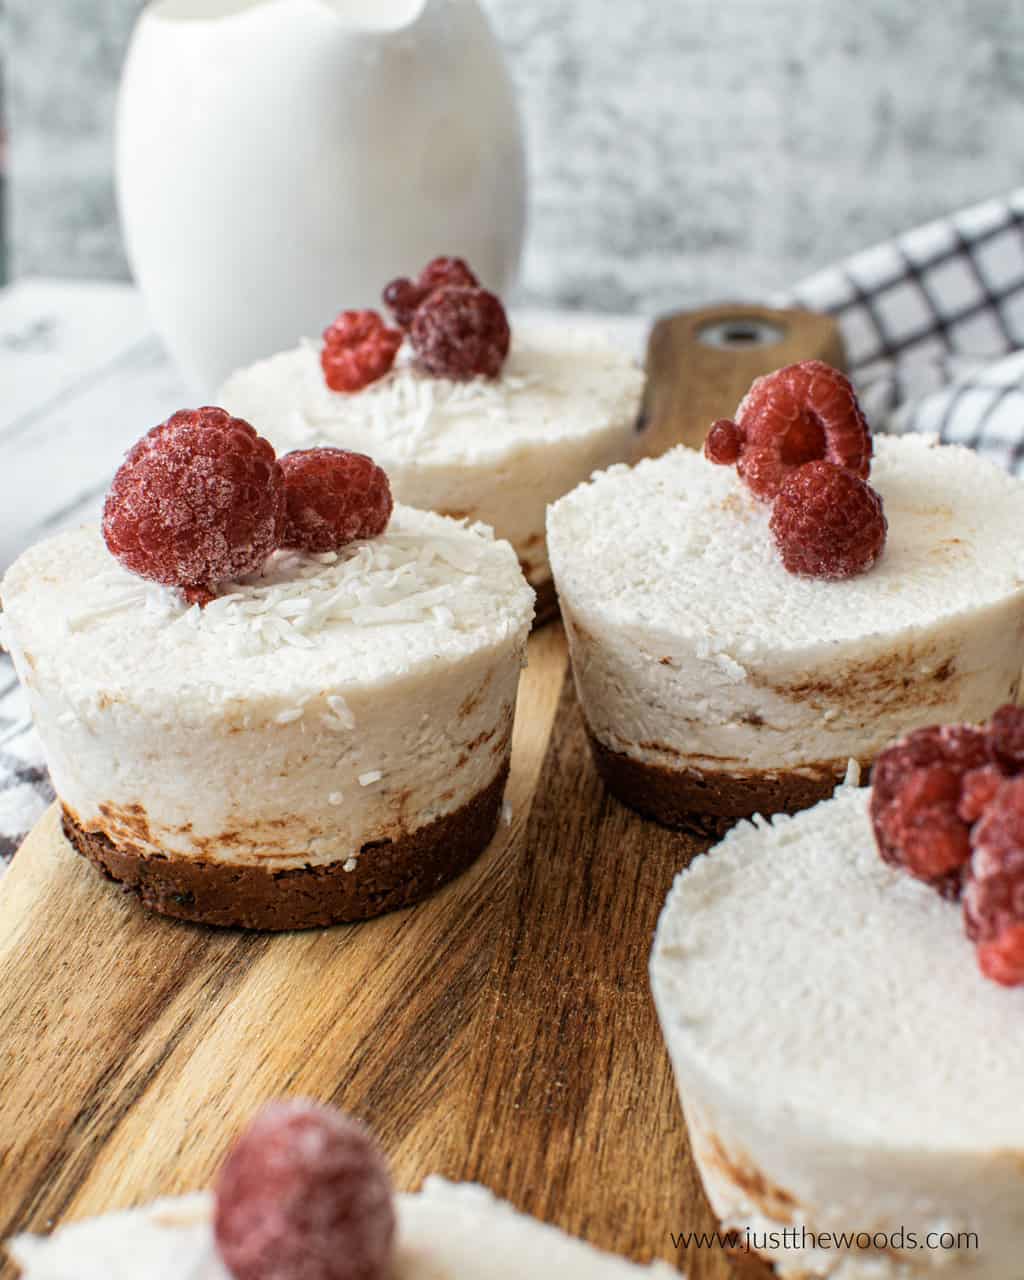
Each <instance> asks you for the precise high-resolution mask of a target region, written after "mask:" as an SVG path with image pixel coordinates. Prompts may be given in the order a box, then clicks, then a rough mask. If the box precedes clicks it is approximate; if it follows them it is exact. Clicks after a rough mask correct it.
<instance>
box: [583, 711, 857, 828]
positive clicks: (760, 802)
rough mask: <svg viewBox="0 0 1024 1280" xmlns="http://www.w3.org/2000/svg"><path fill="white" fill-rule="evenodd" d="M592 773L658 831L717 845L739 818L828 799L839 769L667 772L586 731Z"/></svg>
mask: <svg viewBox="0 0 1024 1280" xmlns="http://www.w3.org/2000/svg"><path fill="white" fill-rule="evenodd" d="M587 737H588V738H589V739H590V747H591V750H592V751H593V753H594V762H595V763H596V765H597V771H598V773H599V774H600V775H601V777H602V778H603V779H604V782H605V785H606V786H607V788H608V790H609V791H610V792H611V793H612V795H614V796H615V797H616V798H617V799H619V800H621V801H622V803H623V804H625V805H628V806H629V808H630V809H635V810H636V811H637V813H641V814H643V815H644V817H647V818H653V819H654V820H655V822H660V823H661V824H662V826H665V827H671V828H673V829H674V830H677V831H686V832H689V833H690V834H691V835H696V836H700V837H704V838H709V839H717V838H718V837H719V836H722V835H724V834H725V832H726V831H728V830H729V828H730V827H732V826H735V824H736V823H737V822H739V820H740V819H741V818H749V817H750V816H751V815H752V814H755V813H762V814H764V815H765V816H768V815H769V814H773V813H796V812H797V810H799V809H807V808H809V807H810V806H811V805H812V804H817V802H818V801H819V800H824V799H826V798H827V797H828V796H830V795H831V794H832V792H833V791H834V790H835V788H836V785H837V783H839V782H840V781H841V780H842V778H843V775H844V774H845V772H846V768H845V765H844V766H842V767H840V766H839V765H838V764H836V765H832V764H821V765H816V766H813V767H812V769H811V771H810V772H809V773H808V772H801V773H769V772H766V771H760V770H750V771H748V772H734V773H726V772H724V771H723V772H718V771H715V772H711V771H707V770H702V769H690V768H685V769H669V768H667V767H666V766H665V765H657V764H646V763H644V762H643V761H641V760H634V759H633V757H632V756H627V755H625V754H624V753H623V752H620V751H613V750H612V749H611V748H610V747H607V746H605V744H604V743H603V742H599V741H598V739H597V738H595V737H594V735H593V733H591V732H590V730H589V728H588V730H587Z"/></svg>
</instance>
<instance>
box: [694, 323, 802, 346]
mask: <svg viewBox="0 0 1024 1280" xmlns="http://www.w3.org/2000/svg"><path fill="white" fill-rule="evenodd" d="M784 337H785V334H784V333H783V331H782V330H781V329H780V328H779V326H778V325H777V324H771V323H769V321H767V320H761V319H759V318H758V317H755V316H735V317H732V318H730V319H727V320H716V321H715V322H714V323H713V324H706V325H704V326H703V327H702V328H700V329H698V330H697V341H698V342H702V343H703V344H704V346H706V347H726V348H729V349H731V350H749V349H750V348H752V347H772V346H774V345H775V344H776V343H778V342H781V341H782V339H783V338H784Z"/></svg>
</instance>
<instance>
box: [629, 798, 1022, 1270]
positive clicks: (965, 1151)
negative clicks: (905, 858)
mask: <svg viewBox="0 0 1024 1280" xmlns="http://www.w3.org/2000/svg"><path fill="white" fill-rule="evenodd" d="M1011 785H1013V784H1011ZM870 806H871V791H870V790H869V789H867V788H853V787H847V788H843V789H842V790H841V791H839V792H838V793H837V795H836V797H835V798H834V799H830V800H826V801H823V802H821V803H819V804H818V805H816V806H815V807H814V808H812V809H810V810H808V811H806V812H803V813H800V814H797V815H796V816H795V817H788V816H785V815H778V816H777V817H776V818H775V819H774V820H773V821H772V822H771V823H770V824H769V823H766V822H759V823H758V824H757V825H751V824H750V823H746V822H744V823H742V824H740V825H739V826H737V827H735V828H734V829H733V830H732V831H731V832H730V833H729V835H728V836H727V837H726V838H725V840H723V841H722V843H721V844H719V845H718V846H717V847H716V848H714V849H713V850H711V852H710V853H709V854H707V855H703V856H701V857H699V858H697V859H696V860H695V861H694V862H693V863H691V865H690V866H689V868H688V869H687V870H686V871H684V872H682V874H681V875H680V876H679V877H678V879H677V880H676V883H675V886H674V888H673V890H672V892H671V894H670V896H669V899H668V902H667V903H666V905H665V909H664V911H663V913H662V916H661V920H660V922H659V925H658V930H657V936H656V939H655V944H654V951H653V956H652V960H651V983H652V987H653V992H654V999H655V1004H656V1005H657V1009H658V1016H659V1018H660V1021H661V1026H662V1030H663V1032H664V1035H665V1040H666V1042H667V1045H668V1050H669V1054H670V1056H671V1059H672V1065H673V1068H674V1071H675V1076H676V1080H677V1083H678V1086H679V1094H680V1098H681V1100H682V1104H683V1110H684V1112H685V1114H686V1120H687V1124H688V1127H689V1131H690V1140H691V1147H692V1150H693V1153H694V1157H695V1159H696V1161H697V1165H698V1167H699V1169H700V1172H701V1176H702V1179H703V1181H704V1186H705V1189H706V1191H707V1193H708V1197H709V1199H710V1201H711V1204H712V1206H713V1208H714V1210H715V1212H716V1214H717V1215H718V1217H719V1218H720V1219H721V1221H722V1223H723V1225H724V1226H725V1227H726V1228H729V1229H733V1230H735V1231H737V1233H738V1242H739V1243H740V1244H741V1245H742V1244H743V1243H747V1244H749V1245H750V1246H751V1248H752V1250H753V1252H754V1253H755V1254H760V1255H762V1259H763V1263H764V1268H763V1270H764V1275H765V1276H766V1277H767V1276H769V1275H773V1274H778V1275H779V1276H780V1277H783V1276H800V1277H807V1278H808V1280H809V1278H810V1277H835V1278H836V1280H840V1278H841V1280H905V1278H907V1277H910V1276H917V1277H924V1276H932V1275H934V1276H956V1277H957V1280H1003V1278H1004V1277H1008V1276H1012V1275H1017V1274H1018V1273H1019V1270H1020V1248H1021V1228H1022V1217H1021V1206H1022V1203H1024V1112H1022V1109H1021V1106H1020V1082H1021V1079H1022V1077H1024V988H1021V987H1018V988H1017V989H1015V990H1007V989H1006V988H1004V987H1001V986H998V985H996V983H994V982H992V981H989V980H988V978H986V977H985V976H983V974H982V972H981V970H980V969H979V967H978V963H977V960H976V957H975V954H974V948H973V947H972V945H971V942H970V941H969V939H968V937H967V936H966V934H965V931H964V928H963V925H962V921H961V914H962V912H961V908H960V906H959V904H958V903H956V902H954V901H949V900H948V899H947V898H944V897H942V896H940V894H939V893H936V892H935V890H934V889H933V888H931V887H929V886H928V885H927V884H925V883H922V882H921V881H920V880H916V879H914V878H913V877H912V876H911V875H909V874H907V872H906V870H905V869H903V868H898V867H894V866H890V865H887V864H886V863H885V862H884V861H883V860H882V858H881V857H880V856H879V850H878V848H877V846H876V840H875V836H874V834H873V832H872V824H871V819H870V817H869V809H870ZM965 830H966V828H965ZM976 856H977V855H976ZM1021 976H1022V977H1024V975H1021ZM784 1232H786V1233H787V1234H786V1235H785V1236H784V1235H783V1233H784ZM839 1232H842V1233H847V1234H848V1235H849V1236H852V1237H853V1244H852V1247H849V1248H847V1247H842V1246H841V1245H840V1244H839V1243H838V1241H837V1240H836V1238H835V1235H834V1234H833V1236H832V1238H831V1240H830V1241H829V1240H826V1242H825V1243H824V1244H821V1243H820V1242H818V1243H817V1244H816V1242H815V1239H814V1236H815V1235H819V1236H820V1235H821V1234H822V1233H839ZM812 1233H813V1234H812Z"/></svg>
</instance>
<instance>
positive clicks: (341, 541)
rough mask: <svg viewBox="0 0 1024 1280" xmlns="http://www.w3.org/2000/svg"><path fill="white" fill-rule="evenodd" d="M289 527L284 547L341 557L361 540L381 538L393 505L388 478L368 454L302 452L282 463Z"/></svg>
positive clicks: (297, 452)
mask: <svg viewBox="0 0 1024 1280" xmlns="http://www.w3.org/2000/svg"><path fill="white" fill-rule="evenodd" d="M281 470H282V472H283V473H284V493H285V508H286V510H285V522H284V533H283V534H282V537H281V546H282V547H289V548H292V549H295V550H299V551H312V552H325V551H337V550H338V549H339V548H340V547H343V546H345V545H346V544H347V543H349V542H354V541H356V539H358V538H376V537H377V535H378V534H381V533H383V532H384V530H385V529H386V528H387V527H388V521H389V520H390V519H391V512H392V510H393V507H394V503H393V501H392V497H391V485H390V483H389V482H388V478H387V475H386V474H385V473H384V471H383V470H382V469H381V468H380V467H378V466H377V464H376V463H375V462H374V461H373V459H372V458H368V457H367V456H366V454H365V453H350V452H349V451H348V450H347V449H327V448H318V449H298V450H296V451H295V452H294V453H286V454H285V456H284V457H283V458H282V459H281Z"/></svg>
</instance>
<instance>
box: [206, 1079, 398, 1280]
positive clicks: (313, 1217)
mask: <svg viewBox="0 0 1024 1280" xmlns="http://www.w3.org/2000/svg"><path fill="white" fill-rule="evenodd" d="M394 1235H395V1211H394V1205H393V1201H392V1192H391V1181H390V1179H389V1177H388V1171H387V1166H386V1164H385V1161H384V1158H383V1156H382V1155H381V1153H380V1151H379V1150H378V1148H377V1146H376V1144H375V1143H374V1141H373V1139H372V1138H371V1137H370V1135H369V1134H368V1133H367V1131H366V1130H365V1129H364V1128H363V1126H362V1125H360V1124H358V1123H357V1122H356V1121H355V1120H352V1119H351V1118H349V1117H348V1116H344V1115H342V1114H341V1113H340V1112H337V1111H334V1110H332V1109H330V1108H328V1107H321V1106H317V1105H315V1104H314V1103H311V1102H303V1101H294V1102H278V1103H272V1104H270V1105H269V1106H267V1107H265V1108H264V1109H263V1110H262V1111H261V1112H260V1113H259V1114H258V1115H257V1117H256V1119H255V1120H254V1121H253V1122H252V1124H251V1125H250V1126H249V1128H248V1129H247V1130H246V1132H245V1133H244V1134H243V1135H242V1137H241V1138H240V1139H239V1140H238V1142H237V1143H236V1144H235V1146H234V1148H233V1149H232V1151H231V1152H230V1153H229V1155H228V1157H227V1160H226V1161H225V1163H224V1165H223V1167H222V1169H221V1171H220V1175H219V1177H218V1179H217V1185H216V1208H215V1211H214V1236H215V1239H216V1242H217V1248H218V1250H219V1252H220V1256H221V1258H222V1259H223V1261H224V1263H225V1265H226V1266H227V1268H228V1270H229V1271H230V1272H231V1274H232V1275H233V1276H234V1277H235V1280H387V1277H388V1276H390V1274H391V1256H392V1250H393V1245H394Z"/></svg>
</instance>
